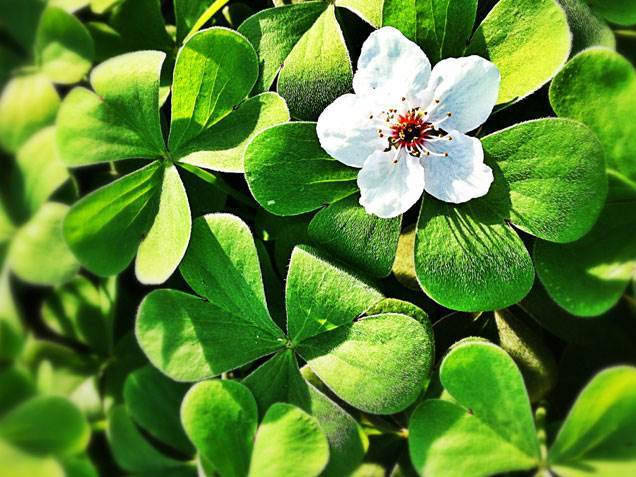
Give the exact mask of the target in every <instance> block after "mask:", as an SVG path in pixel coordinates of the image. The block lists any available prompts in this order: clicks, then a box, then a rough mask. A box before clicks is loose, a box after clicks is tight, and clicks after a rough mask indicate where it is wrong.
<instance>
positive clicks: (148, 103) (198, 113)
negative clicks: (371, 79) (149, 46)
mask: <svg viewBox="0 0 636 477" xmlns="http://www.w3.org/2000/svg"><path fill="white" fill-rule="evenodd" d="M164 58H165V54H164V53H162V52H159V51H140V52H135V53H128V54H125V55H121V56H118V57H115V58H112V59H110V60H108V61H106V62H105V63H102V64H101V65H99V66H98V67H97V68H95V69H94V70H93V72H92V74H91V85H92V87H93V89H94V92H93V91H89V90H87V89H85V88H81V87H80V88H76V89H74V90H73V91H71V93H70V94H69V95H68V97H67V98H66V99H65V101H64V104H63V105H62V107H61V110H60V114H59V116H58V121H57V124H58V131H57V132H58V134H57V139H58V146H59V149H60V153H61V156H62V158H63V160H64V161H65V162H66V164H68V165H69V166H71V167H77V166H85V165H92V164H97V163H102V162H109V161H118V160H123V159H133V158H143V159H146V160H149V161H151V162H150V164H148V165H147V166H145V167H143V168H141V169H139V170H137V171H135V172H133V173H131V174H129V175H127V176H125V177H122V178H121V179H119V180H117V181H115V182H113V183H112V184H109V185H107V186H105V187H103V188H101V189H98V190H97V191H95V192H93V193H91V194H89V195H87V196H86V197H84V198H83V199H82V200H80V201H79V202H78V203H76V204H75V205H74V206H73V208H72V210H71V212H70V213H69V215H68V217H67V219H66V221H65V225H64V233H65V236H66V239H67V241H68V243H69V246H70V247H71V249H72V250H73V252H74V253H75V255H76V256H77V257H78V259H79V261H80V262H81V263H82V264H83V265H84V266H85V267H86V268H87V269H88V270H90V271H92V272H93V273H96V274H98V275H102V276H108V275H113V274H116V273H119V272H121V271H122V270H123V269H124V268H126V267H127V266H128V264H129V263H130V261H131V260H132V258H133V257H134V256H135V255H137V258H136V261H135V270H136V275H137V277H138V279H139V280H140V281H141V282H143V283H162V282H164V281H165V280H166V279H168V278H169V277H170V275H171V274H172V272H173V271H174V270H175V269H176V267H177V266H178V265H179V262H180V261H181V258H182V257H183V254H184V253H185V250H186V248H187V245H188V242H189V239H190V228H191V213H190V207H189V201H188V195H187V193H186V189H185V187H184V185H183V182H182V179H181V176H180V174H179V171H178V169H181V170H182V171H185V173H186V174H195V175H197V176H199V177H202V178H203V179H204V180H207V181H208V182H213V183H218V182H219V181H220V179H217V178H216V177H215V176H213V175H212V174H211V173H209V172H206V171H205V170H203V169H212V170H223V171H232V172H237V171H241V170H242V150H243V149H244V147H245V145H246V143H247V141H248V140H249V139H250V137H252V136H253V135H254V134H255V133H256V132H258V131H259V130H261V129H263V128H265V127H267V126H271V125H273V124H276V123H279V122H282V121H285V120H286V119H287V118H288V117H289V116H288V112H287V108H286V106H285V103H284V102H283V101H282V100H281V99H280V97H279V96H277V95H276V94H275V93H264V94H261V95H258V96H255V97H253V98H250V99H248V100H246V99H245V98H246V96H247V95H248V93H249V92H250V90H251V89H252V86H253V85H254V82H255V81H256V77H257V74H258V64H257V58H256V55H255V53H254V50H253V48H252V47H251V46H250V44H249V43H248V42H247V41H246V40H245V38H243V37H242V36H241V35H240V34H238V33H236V32H233V31H230V30H227V29H224V28H212V29H209V30H205V31H201V32H199V33H197V34H196V35H193V36H192V37H191V38H190V39H189V40H188V41H187V42H186V44H185V45H184V46H183V47H182V48H181V50H180V51H179V54H178V56H177V60H176V64H175V69H174V80H173V85H172V100H171V119H170V134H169V139H168V141H167V144H166V142H165V141H164V138H163V133H162V127H161V115H160V110H159V84H160V72H161V68H162V63H163V61H164ZM202 168H203V169H202Z"/></svg>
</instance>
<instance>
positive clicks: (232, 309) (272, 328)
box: [180, 214, 281, 336]
mask: <svg viewBox="0 0 636 477" xmlns="http://www.w3.org/2000/svg"><path fill="white" fill-rule="evenodd" d="M180 270H181V274H182V275H183V277H184V278H185V280H186V281H187V282H188V284H189V285H190V286H191V287H192V289H193V290H194V291H195V292H197V293H198V294H199V295H201V296H203V297H205V298H206V299H207V300H209V301H210V302H211V303H212V304H214V305H215V306H216V307H219V308H221V309H222V310H225V311H226V313H228V314H231V315H234V316H236V317H237V318H238V317H241V318H240V319H241V320H246V321H249V322H251V323H253V324H254V326H255V327H257V328H262V329H263V330H267V333H268V334H270V335H272V336H274V335H281V331H280V329H279V328H278V327H277V326H276V325H275V324H274V322H273V321H272V319H271V318H270V315H269V312H268V310H267V302H266V300H265V291H264V288H263V278H262V276H261V269H260V265H259V261H258V254H257V252H256V246H255V245H254V239H253V238H252V234H251V232H250V230H249V228H248V227H247V225H246V224H245V223H244V222H243V221H242V220H241V219H239V218H238V217H235V216H233V215H230V214H209V215H206V216H205V217H199V218H198V219H196V220H195V221H194V227H193V229H192V240H191V244H190V246H189V247H188V251H187V252H186V256H185V258H184V260H183V263H182V264H181V267H180Z"/></svg>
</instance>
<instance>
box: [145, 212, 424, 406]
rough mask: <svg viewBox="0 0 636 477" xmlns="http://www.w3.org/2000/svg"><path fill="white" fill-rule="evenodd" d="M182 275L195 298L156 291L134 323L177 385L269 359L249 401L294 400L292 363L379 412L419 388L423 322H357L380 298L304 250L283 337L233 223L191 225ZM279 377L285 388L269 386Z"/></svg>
mask: <svg viewBox="0 0 636 477" xmlns="http://www.w3.org/2000/svg"><path fill="white" fill-rule="evenodd" d="M180 270H181V274H182V275H183V278H184V279H185V280H186V282H187V283H188V284H189V285H190V287H192V289H193V290H194V291H196V292H197V293H198V294H199V295H200V296H201V297H203V298H200V297H197V296H194V295H190V294H187V293H183V292H180V291H177V290H168V289H163V290H155V291H153V292H151V293H150V294H149V295H148V296H147V297H146V298H145V299H144V301H143V302H142V304H141V306H140V308H139V313H138V316H137V322H136V334H137V339H138V340H139V344H140V345H141V348H142V349H143V351H144V352H145V353H146V355H147V356H148V358H149V359H150V361H151V363H153V364H154V365H155V366H156V367H158V368H159V369H161V370H162V371H163V372H164V373H166V374H167V375H168V376H170V377H171V378H173V379H175V380H177V381H197V380H200V379H203V378H206V377H211V376H217V375H219V374H221V373H224V372H228V371H231V370H234V369H236V368H239V367H241V366H244V365H246V364H249V363H252V362H254V361H255V360H257V359H259V358H262V357H265V356H270V355H274V357H273V358H272V359H271V360H269V361H267V362H266V363H265V364H263V365H262V366H260V367H259V368H257V369H256V370H255V371H254V373H253V374H251V375H250V376H249V377H247V378H246V381H247V382H250V383H251V386H250V387H252V389H253V390H254V391H255V393H256V396H257V399H259V400H260V399H263V400H266V401H269V402H275V401H276V399H274V397H280V396H281V394H280V393H283V396H284V395H285V393H286V392H288V393H289V394H293V393H294V392H296V390H295V389H294V387H293V386H294V381H295V380H296V378H295V377H294V376H296V375H297V374H298V368H297V364H296V356H299V357H300V358H302V359H303V360H304V361H306V362H307V364H308V366H309V367H310V368H311V370H312V371H313V372H315V373H316V375H317V376H318V377H319V378H320V379H321V380H322V381H324V382H325V384H326V385H327V386H328V387H329V388H330V389H331V390H332V391H333V392H334V393H335V394H336V395H337V396H338V397H340V398H341V399H343V400H344V401H346V402H348V403H349V404H351V405H353V406H354V407H357V408H358V409H362V410H364V411H367V412H371V413H377V414H390V413H394V412H398V411H401V410H403V409H405V408H406V407H407V406H409V405H410V404H412V403H413V401H414V400H415V399H416V398H417V397H418V395H419V394H420V392H421V391H422V388H423V385H424V383H425V382H426V381H427V376H428V374H429V372H430V369H431V365H432V362H431V361H432V348H431V344H432V341H431V334H430V333H431V329H430V325H429V324H428V321H427V320H424V322H423V323H420V322H418V321H417V320H416V319H413V318H411V317H410V316H408V315H405V314H403V313H393V312H389V313H377V314H373V315H371V316H366V317H364V318H362V319H357V318H359V317H360V316H361V315H362V314H363V313H364V312H365V311H366V310H368V309H369V308H371V307H372V305H374V304H376V303H377V302H378V301H380V300H381V298H382V295H381V294H380V293H379V292H378V291H377V290H375V289H374V288H372V287H371V286H369V285H367V284H366V283H365V282H363V281H361V280H360V279H359V278H357V277H356V276H354V275H351V274H350V273H349V272H347V271H345V270H343V269H342V268H340V267H338V266H336V265H334V264H332V263H330V262H328V261H326V260H325V259H324V258H322V257H321V256H319V255H318V254H317V253H316V251H314V250H312V249H310V248H296V249H295V250H294V252H293V254H292V258H291V261H290V265H289V273H288V276H287V285H286V310H287V333H284V332H283V331H282V330H281V329H280V328H279V327H278V325H277V324H276V323H275V322H274V321H273V320H272V318H271V317H270V314H269V312H268V309H267V304H266V301H265V294H264V288H263V282H262V278H261V269H260V265H259V260H258V254H257V249H256V246H255V244H254V240H253V238H252V237H251V234H250V231H249V229H248V228H247V226H246V225H245V224H244V223H243V222H242V221H241V220H240V219H238V218H236V217H234V216H231V215H227V214H212V215H208V216H205V217H202V218H199V219H197V220H195V223H194V227H193V239H192V242H191V245H190V246H189V247H188V251H187V252H186V255H185V258H184V261H183V263H182V264H181V266H180ZM341 289H346V290H347V296H346V299H344V298H343V297H342V296H341V294H340V292H339V290H341ZM183 356H188V359H187V360H186V361H184V360H183V359H182V358H183ZM279 372H280V373H285V374H286V375H287V376H289V378H288V379H289V382H288V383H286V385H285V386H280V387H276V388H272V387H270V386H268V385H267V383H269V382H270V380H271V376H272V375H276V374H277V373H279ZM286 389H289V391H285V390H286ZM258 391H261V392H263V393H265V394H264V395H262V396H261V395H260V393H259V392H258ZM271 393H275V394H274V395H272V394H271Z"/></svg>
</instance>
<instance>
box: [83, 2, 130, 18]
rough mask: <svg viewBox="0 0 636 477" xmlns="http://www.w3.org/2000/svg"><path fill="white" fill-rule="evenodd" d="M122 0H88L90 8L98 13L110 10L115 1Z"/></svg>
mask: <svg viewBox="0 0 636 477" xmlns="http://www.w3.org/2000/svg"><path fill="white" fill-rule="evenodd" d="M121 2H122V0H90V5H91V10H92V11H93V12H95V13H97V14H98V15H100V14H102V13H105V12H106V11H108V10H110V9H111V8H112V7H113V6H114V5H116V4H117V3H121Z"/></svg>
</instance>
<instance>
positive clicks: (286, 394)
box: [243, 349, 311, 414]
mask: <svg viewBox="0 0 636 477" xmlns="http://www.w3.org/2000/svg"><path fill="white" fill-rule="evenodd" d="M243 384H245V385H246V386H247V387H248V388H250V391H252V394H253V395H254V398H255V399H256V402H257V403H258V410H259V412H260V414H265V412H266V411H267V409H269V407H270V406H271V405H273V404H274V403H277V402H288V403H291V404H294V405H296V406H298V407H301V408H303V409H305V410H309V409H310V399H311V398H310V396H309V389H308V386H307V383H306V382H305V380H304V379H303V378H302V376H301V375H300V371H299V370H298V363H297V362H296V355H295V353H294V351H293V350H290V349H286V350H283V351H280V352H278V353H276V355H274V356H273V357H272V358H271V359H268V360H267V361H266V362H265V363H263V364H262V365H260V366H259V367H258V368H256V369H255V370H254V371H253V372H252V373H250V374H249V375H248V376H247V377H246V378H245V379H244V380H243Z"/></svg>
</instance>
